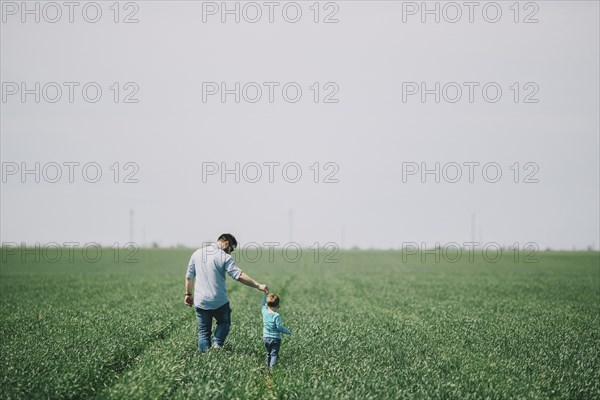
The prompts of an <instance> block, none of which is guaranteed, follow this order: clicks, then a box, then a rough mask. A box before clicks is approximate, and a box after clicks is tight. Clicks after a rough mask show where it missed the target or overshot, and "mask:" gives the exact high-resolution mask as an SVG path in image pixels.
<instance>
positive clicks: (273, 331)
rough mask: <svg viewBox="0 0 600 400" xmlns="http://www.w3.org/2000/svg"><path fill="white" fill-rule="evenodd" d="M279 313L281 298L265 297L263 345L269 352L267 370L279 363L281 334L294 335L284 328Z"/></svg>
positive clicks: (263, 305) (274, 296)
mask: <svg viewBox="0 0 600 400" xmlns="http://www.w3.org/2000/svg"><path fill="white" fill-rule="evenodd" d="M277 311H279V296H277V295H276V294H273V293H271V294H269V295H268V296H267V295H265V296H263V300H262V316H263V343H264V344H265V349H266V350H267V368H273V367H274V366H275V363H276V362H277V357H278V356H279V347H280V346H281V333H285V334H287V335H291V334H292V331H291V330H290V329H288V328H286V327H285V326H283V323H282V322H281V316H280V315H279V313H278V312H277Z"/></svg>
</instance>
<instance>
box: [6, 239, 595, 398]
mask: <svg viewBox="0 0 600 400" xmlns="http://www.w3.org/2000/svg"><path fill="white" fill-rule="evenodd" d="M191 253H192V251H191V250H179V249H178V250H175V249H173V250H166V249H146V250H140V252H139V253H138V254H137V255H136V258H137V259H139V262H138V263H123V262H119V263H115V262H114V260H113V258H112V256H108V253H107V256H106V257H103V258H102V259H101V260H100V261H99V262H96V263H90V262H86V261H85V260H83V259H82V258H81V257H79V256H77V253H76V256H75V260H74V261H73V262H69V260H62V261H61V262H57V263H51V262H47V261H44V260H43V258H42V260H41V262H31V261H27V260H26V262H21V260H20V257H19V255H18V254H17V255H8V254H6V252H5V253H3V254H2V261H3V262H2V266H1V269H0V278H1V279H0V289H1V306H0V317H1V319H2V322H1V326H0V330H1V331H0V337H1V346H0V350H1V352H0V397H1V398H3V399H17V398H72V399H74V398H100V399H104V398H114V399H123V398H169V399H171V398H181V399H190V398H319V399H321V398H350V399H368V398H371V399H382V398H394V399H396V398H423V399H425V398H439V399H469V398H471V399H483V398H494V399H496V398H539V399H546V398H564V399H567V398H568V399H593V398H596V399H598V398H600V379H599V378H600V372H599V371H600V312H599V307H600V292H599V291H600V258H599V253H598V252H579V253H567V252H565V253H561V252H540V253H538V254H537V258H538V259H539V262H538V263H531V264H530V263H523V262H519V263H514V261H513V260H512V258H511V257H503V258H502V260H501V261H500V262H498V263H489V262H485V261H484V260H483V259H481V257H477V258H476V259H475V261H474V262H473V263H470V262H469V261H468V259H466V258H463V259H462V260H461V261H460V262H457V263H444V262H440V263H436V262H434V261H433V259H431V260H429V261H428V262H426V263H422V262H421V261H420V259H419V258H418V256H413V257H408V259H407V260H405V261H403V260H402V257H401V253H400V252H397V251H341V252H339V253H338V254H337V256H336V257H337V259H339V262H338V263H323V262H322V261H321V262H318V263H315V261H314V260H313V254H312V253H308V252H307V253H305V254H304V255H303V257H302V259H301V260H300V261H298V262H296V263H289V262H285V261H284V260H283V259H282V258H281V256H280V255H278V253H277V252H276V258H275V261H274V262H269V260H268V257H263V260H262V262H257V263H244V262H242V261H240V262H239V265H240V267H241V268H242V269H243V270H244V271H246V272H247V273H249V274H250V275H251V276H252V277H254V278H256V279H257V280H259V281H261V282H266V283H267V284H269V287H270V288H271V289H272V291H274V292H276V293H278V294H280V296H281V298H282V303H281V314H282V318H283V321H284V323H285V324H286V325H287V326H289V327H291V328H292V329H293V335H292V336H286V337H285V338H284V340H283V344H282V349H281V355H280V356H281V357H280V360H279V363H278V365H277V367H276V369H275V371H274V372H273V373H272V374H266V373H265V371H264V369H263V362H264V358H263V357H264V355H263V347H262V342H261V332H262V330H261V315H260V303H261V299H262V297H261V294H260V293H259V292H258V291H256V290H254V289H251V288H248V287H245V286H243V285H241V284H239V283H236V282H233V281H231V280H229V278H228V280H229V283H228V287H229V297H230V301H231V306H232V309H233V313H232V320H233V322H232V330H231V333H230V336H229V338H228V343H227V345H226V347H225V348H224V349H222V350H211V351H209V352H208V353H205V354H199V353H198V350H197V322H196V317H195V314H194V312H193V310H192V309H190V308H188V307H185V306H184V305H183V293H184V276H185V267H186V264H187V261H188V259H189V257H190V255H191ZM29 258H30V259H32V258H33V257H32V256H29Z"/></svg>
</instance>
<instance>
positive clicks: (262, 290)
mask: <svg viewBox="0 0 600 400" xmlns="http://www.w3.org/2000/svg"><path fill="white" fill-rule="evenodd" d="M257 289H258V290H260V291H261V292H263V293H264V294H269V288H268V287H267V285H263V284H262V283H260V284H259V285H258V287H257Z"/></svg>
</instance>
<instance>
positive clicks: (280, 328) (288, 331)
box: [275, 315, 292, 335]
mask: <svg viewBox="0 0 600 400" xmlns="http://www.w3.org/2000/svg"><path fill="white" fill-rule="evenodd" d="M275 326H276V327H277V330H278V331H279V332H281V333H285V334H286V335H291V334H292V330H291V329H289V328H286V327H285V326H283V324H282V323H281V316H279V315H278V316H276V317H275Z"/></svg>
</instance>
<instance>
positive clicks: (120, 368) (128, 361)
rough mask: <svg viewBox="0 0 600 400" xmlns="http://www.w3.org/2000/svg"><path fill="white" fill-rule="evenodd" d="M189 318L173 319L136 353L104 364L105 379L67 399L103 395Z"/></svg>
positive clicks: (136, 350) (137, 348)
mask: <svg viewBox="0 0 600 400" xmlns="http://www.w3.org/2000/svg"><path fill="white" fill-rule="evenodd" d="M187 318H188V317H187V316H185V315H183V314H182V316H181V317H178V318H176V319H173V320H172V321H170V323H169V324H168V325H167V326H166V327H164V328H162V329H160V330H158V331H157V332H156V333H155V335H153V337H151V338H150V339H148V340H146V341H145V342H143V343H142V344H141V345H139V346H137V347H136V349H135V351H133V352H131V353H130V354H128V355H127V356H125V357H124V358H123V359H120V360H117V361H112V362H107V363H104V364H103V365H102V367H101V368H102V369H106V372H107V373H106V374H105V376H106V378H105V379H97V380H95V381H94V382H93V383H92V385H91V386H90V387H88V388H86V389H83V390H81V391H80V392H78V393H77V394H74V395H73V396H70V397H66V398H68V399H73V400H75V399H81V398H90V397H94V396H96V395H97V394H99V393H101V392H102V391H103V390H104V388H106V387H107V386H109V385H110V384H111V383H113V382H115V381H116V380H117V379H118V376H117V375H119V374H121V373H122V372H124V371H126V370H127V369H129V368H131V367H132V366H134V365H135V364H136V363H137V360H138V359H139V357H140V356H142V355H143V354H144V353H145V352H146V351H148V350H149V349H150V348H151V347H153V345H154V344H155V343H157V342H161V341H164V340H166V339H168V338H169V337H170V336H171V335H172V334H173V331H175V330H176V329H177V327H178V326H181V325H182V324H184V322H185V319H187Z"/></svg>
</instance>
